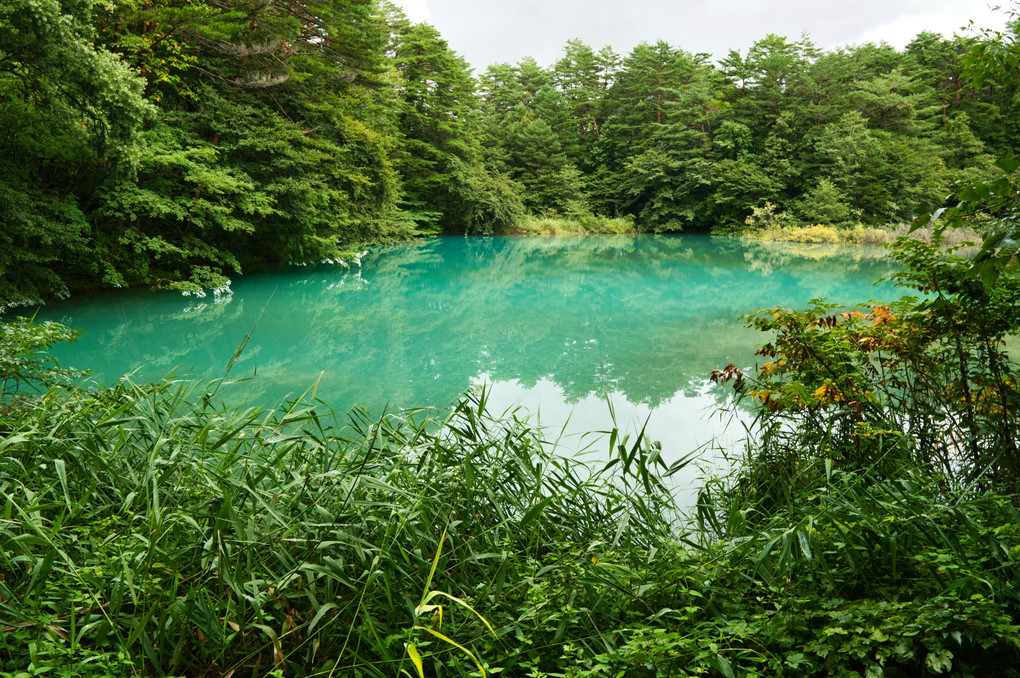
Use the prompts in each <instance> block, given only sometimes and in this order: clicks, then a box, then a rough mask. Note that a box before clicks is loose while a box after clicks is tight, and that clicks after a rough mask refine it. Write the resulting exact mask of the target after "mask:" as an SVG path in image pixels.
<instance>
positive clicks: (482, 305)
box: [41, 235, 898, 458]
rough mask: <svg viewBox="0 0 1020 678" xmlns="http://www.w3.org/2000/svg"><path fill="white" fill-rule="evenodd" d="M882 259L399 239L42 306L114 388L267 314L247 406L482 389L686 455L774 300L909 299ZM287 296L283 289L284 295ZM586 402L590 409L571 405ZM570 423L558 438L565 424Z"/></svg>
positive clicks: (716, 248) (869, 253) (254, 341)
mask: <svg viewBox="0 0 1020 678" xmlns="http://www.w3.org/2000/svg"><path fill="white" fill-rule="evenodd" d="M889 272H890V264H889V262H888V261H887V260H886V259H884V258H883V251H882V250H877V249H866V248H841V247H836V246H803V245H790V244H778V243H750V244H748V243H742V242H739V241H735V240H730V239H721V238H709V237H704V236H650V235H640V236H606V237H561V238H477V237H476V238H455V237H450V238H440V239H434V240H427V241H421V242H416V243H414V244H410V245H397V246H390V247H380V248H375V249H372V250H371V251H369V253H368V254H367V255H366V256H364V258H363V260H362V262H361V266H360V267H359V266H356V265H352V267H351V268H349V269H348V268H345V267H343V266H339V265H315V266H306V267H298V266H294V267H288V268H285V269H283V270H279V271H276V272H273V273H265V274H259V275H250V276H246V277H242V278H239V279H238V280H236V281H235V282H234V284H233V286H232V287H233V291H232V293H231V294H230V295H227V296H222V297H219V298H218V299H217V298H215V297H214V296H213V295H212V294H210V295H208V296H206V297H205V298H201V299H199V298H196V297H194V296H189V297H185V296H182V295H181V294H179V293H170V292H159V293H156V292H128V293H121V294H107V295H101V296H95V297H89V298H82V299H78V300H72V301H71V302H69V303H64V304H60V305H52V306H49V307H46V308H44V309H43V311H42V313H41V315H42V316H45V317H46V318H49V319H54V320H59V321H61V322H64V323H67V324H69V325H71V326H74V327H79V328H82V329H84V330H86V332H87V334H86V335H85V337H84V338H83V339H82V340H81V341H80V342H78V343H77V344H75V345H73V346H70V347H67V348H66V349H64V348H62V349H60V351H59V356H60V358H61V362H62V363H63V364H65V365H73V366H78V367H88V368H91V369H92V370H93V371H94V373H95V375H96V378H97V379H98V381H100V382H103V383H110V382H112V381H115V380H116V379H118V378H119V377H120V376H121V375H123V374H126V373H128V372H131V371H133V370H137V372H135V374H134V376H133V379H134V380H136V381H138V380H145V379H152V378H156V377H159V376H162V375H163V374H166V373H168V372H170V371H171V370H176V371H177V373H178V374H189V375H191V376H193V377H196V378H200V379H212V378H215V377H218V376H221V375H222V374H223V370H224V367H225V366H226V364H227V361H228V360H229V359H230V356H231V354H233V352H234V350H235V349H236V348H237V346H238V343H239V342H240V341H241V340H242V339H243V338H244V336H245V335H246V334H247V333H248V332H249V330H251V328H252V326H253V325H254V324H255V322H256V319H257V318H258V317H259V314H260V313H261V312H262V311H263V309H265V313H264V314H263V315H262V319H261V321H260V322H259V324H258V326H257V328H256V329H255V331H254V333H253V335H252V337H251V340H250V342H249V343H248V345H247V348H246V349H245V352H244V355H243V357H242V358H241V360H240V361H239V362H238V363H237V364H236V365H235V367H234V369H233V370H232V372H231V375H230V376H231V377H234V378H237V377H251V379H250V380H248V381H245V382H243V383H241V384H238V385H233V386H231V387H230V388H229V389H227V388H225V389H223V390H221V394H222V395H224V396H226V397H227V399H228V400H230V401H232V402H234V401H236V402H240V401H242V400H246V401H247V402H248V403H249V404H257V405H263V404H264V405H271V404H273V403H275V402H277V401H279V400H280V399H282V398H284V397H286V396H287V395H288V394H299V393H301V392H302V391H304V390H305V389H307V388H309V387H310V386H311V385H313V384H314V383H316V382H317V381H318V383H319V387H318V391H317V394H316V395H317V397H318V398H320V399H322V400H324V401H326V402H327V403H329V404H330V405H332V406H333V408H334V409H336V410H337V411H340V412H342V411H345V410H346V409H347V408H349V407H351V406H352V405H354V404H355V403H360V404H362V405H364V406H366V407H367V408H368V409H369V410H371V411H372V412H375V413H378V412H380V411H381V410H382V409H383V408H384V407H385V406H388V408H389V409H390V410H393V409H397V408H403V407H416V406H445V405H447V404H449V403H450V402H451V401H452V400H454V399H456V398H457V397H458V396H459V395H460V394H461V393H462V392H464V391H465V390H466V389H468V388H470V387H471V386H472V385H476V384H480V383H483V382H484V383H487V384H490V385H491V387H492V402H493V403H494V407H496V408H497V409H502V408H504V407H508V406H511V405H513V404H515V403H521V404H523V405H524V406H526V407H527V408H529V409H531V410H532V411H535V410H537V411H538V414H539V417H540V421H541V423H542V424H543V425H546V426H549V427H551V428H554V429H556V431H558V430H559V429H560V427H562V426H563V425H564V423H565V422H566V421H567V419H568V416H569V417H570V423H569V425H568V426H567V429H568V431H574V432H577V431H584V430H605V429H607V428H609V427H610V425H611V424H610V420H609V416H608V413H609V409H608V406H607V404H606V396H605V394H606V393H607V392H608V393H611V394H612V395H611V396H610V397H611V398H612V401H613V405H614V406H615V410H616V414H617V418H618V420H619V422H620V424H621V426H623V427H625V428H633V427H635V426H636V427H640V425H641V424H642V423H643V422H644V419H645V417H646V416H648V415H649V414H650V415H651V424H650V431H651V432H652V435H653V437H656V438H659V439H660V440H661V441H662V444H663V450H664V453H665V455H666V456H669V457H674V458H675V457H679V456H681V455H682V454H684V453H686V452H687V451H690V450H691V449H692V448H694V447H696V446H697V445H699V444H702V443H705V442H706V441H708V440H709V439H711V438H712V436H713V435H716V434H717V433H718V432H719V430H720V423H719V417H713V416H712V412H713V411H714V410H715V409H716V406H717V404H719V403H722V402H724V401H725V400H726V398H727V397H728V393H729V389H728V388H723V387H713V386H710V385H708V384H707V378H708V376H709V374H710V373H711V371H712V370H713V369H718V368H721V367H724V366H725V365H726V364H727V363H730V362H732V363H735V364H736V365H738V366H740V367H750V366H751V365H753V364H754V361H755V356H754V348H755V345H756V344H758V343H762V342H763V341H764V340H765V338H764V337H762V336H759V335H757V334H756V333H755V332H753V331H751V330H748V329H745V328H743V326H742V323H741V321H740V316H741V315H743V314H746V313H751V312H753V311H754V310H755V309H756V308H759V307H771V306H775V305H782V306H788V307H801V306H804V305H805V304H806V303H807V302H808V300H809V299H812V298H816V297H828V298H829V299H830V300H832V301H836V302H839V303H842V304H847V305H850V304H854V303H857V302H863V301H867V300H869V299H879V300H888V299H891V298H893V297H894V296H898V293H897V291H896V290H895V288H893V287H892V286H891V285H890V284H888V283H886V284H884V285H880V286H877V287H873V286H872V283H873V281H875V280H876V279H878V278H880V277H883V276H885V275H888V274H889ZM270 297H272V300H271V301H270ZM571 413H572V414H571ZM550 435H554V433H550Z"/></svg>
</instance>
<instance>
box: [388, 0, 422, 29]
mask: <svg viewBox="0 0 1020 678" xmlns="http://www.w3.org/2000/svg"><path fill="white" fill-rule="evenodd" d="M393 4H395V5H396V6H397V7H399V8H401V9H402V10H404V14H406V15H407V18H408V19H410V20H411V21H413V22H415V23H421V22H431V21H432V13H431V12H429V5H428V3H427V2H426V1H425V0H393Z"/></svg>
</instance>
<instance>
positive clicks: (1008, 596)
mask: <svg viewBox="0 0 1020 678" xmlns="http://www.w3.org/2000/svg"><path fill="white" fill-rule="evenodd" d="M894 256H896V257H898V258H899V259H900V260H901V261H902V262H903V263H904V265H905V266H906V272H905V273H904V274H903V276H902V281H903V283H904V284H906V285H908V286H909V287H912V288H914V289H915V290H923V291H925V292H926V294H927V296H926V297H924V298H923V299H918V298H906V299H905V300H903V301H901V302H900V303H899V304H898V305H896V306H894V307H888V308H887V307H876V308H867V309H862V310H861V311H857V312H844V313H836V312H834V311H833V310H832V309H830V308H828V307H826V306H825V305H824V304H819V305H818V306H817V307H815V308H812V309H809V310H807V311H791V310H785V309H775V310H771V311H767V312H763V313H761V314H760V315H759V316H755V317H754V318H750V319H749V322H751V323H753V324H754V325H756V326H758V327H759V328H761V329H762V330H764V331H766V332H767V333H768V335H769V336H770V337H771V341H769V342H768V343H767V344H765V345H764V346H763V347H762V350H761V354H762V356H763V357H764V358H767V359H768V362H766V363H765V364H763V365H762V367H761V369H760V371H759V372H758V374H757V375H754V376H753V377H752V376H751V375H743V374H742V373H741V372H740V371H739V370H737V369H736V368H734V367H732V366H731V367H728V368H726V369H723V370H720V371H718V372H717V373H716V374H715V375H714V378H715V379H716V380H717V381H720V382H730V383H733V384H735V385H736V386H737V388H738V392H739V393H740V394H742V395H743V397H744V398H746V399H749V400H751V401H753V402H757V403H759V405H760V407H759V410H758V411H759V415H758V419H757V420H756V422H755V425H754V426H753V427H752V433H753V436H752V438H751V439H750V442H749V445H748V449H747V453H746V455H745V457H744V458H743V459H742V460H741V461H740V462H739V463H738V465H737V466H736V467H735V470H734V471H733V473H732V474H731V475H730V476H728V477H723V478H714V479H710V480H709V481H708V482H707V483H706V485H705V487H704V489H703V491H702V493H701V495H700V498H699V501H698V504H697V506H696V509H695V512H694V516H693V517H692V519H691V521H688V522H684V521H681V520H680V519H679V514H678V510H677V507H676V506H675V504H674V502H673V501H672V499H671V496H670V492H669V475H670V473H671V472H672V471H673V470H675V469H671V468H665V467H664V465H663V463H662V462H661V460H660V459H659V458H658V456H657V454H658V452H657V448H656V446H654V445H653V444H651V443H650V442H649V441H647V440H645V439H643V438H638V439H635V440H622V439H620V436H619V433H618V432H617V431H615V430H614V431H612V432H610V434H609V435H608V436H607V438H606V439H604V440H603V443H602V444H607V445H608V447H609V449H610V450H611V455H610V460H609V461H608V462H607V463H605V464H603V465H601V466H600V467H598V468H589V467H585V466H583V465H581V464H579V463H577V462H575V461H571V460H569V459H564V458H561V457H559V456H557V455H556V454H555V451H554V450H553V449H552V448H551V446H550V445H549V444H547V443H546V442H544V441H543V440H542V438H541V433H540V432H539V431H537V430H535V429H534V428H532V427H531V426H530V425H529V424H528V422H527V421H526V420H524V419H522V418H521V417H520V416H519V413H516V412H507V413H497V416H493V415H492V414H491V413H489V412H487V410H486V396H485V393H484V392H479V393H474V394H471V395H469V396H467V397H466V398H465V399H464V400H463V401H462V402H460V403H458V404H456V405H455V406H454V407H453V408H452V409H451V410H450V411H449V412H446V413H436V412H428V411H411V412H402V413H397V414H389V415H384V416H381V417H376V418H373V417H370V416H369V415H368V414H367V413H365V412H361V411H354V412H351V413H349V414H348V415H346V416H345V417H339V418H338V417H336V416H335V415H334V413H332V412H331V411H330V410H329V409H328V407H327V406H326V405H325V404H323V403H321V402H318V401H316V400H315V399H314V394H311V393H309V394H306V395H305V396H304V397H302V398H299V399H297V400H295V401H293V402H290V403H287V404H285V405H282V406H280V407H279V408H276V409H273V410H269V411H263V410H258V409H251V410H243V411H228V410H225V409H223V408H222V407H221V406H219V405H217V404H216V403H217V399H216V393H217V392H218V389H219V388H230V385H229V382H227V381H224V382H218V383H214V384H211V385H209V387H208V388H207V389H205V390H203V389H198V390H195V389H193V388H192V387H189V386H188V385H187V384H185V383H183V382H178V381H171V380H167V381H163V382H160V383H157V384H153V385H136V384H133V383H131V382H129V381H127V380H124V381H122V382H121V383H119V384H118V385H116V386H114V387H111V388H109V389H103V390H99V389H89V388H86V387H80V386H74V385H72V384H71V383H69V381H68V380H70V379H72V378H73V377H74V376H75V375H73V374H68V373H66V372H64V371H63V370H60V369H58V368H57V367H56V366H55V365H54V364H53V362H52V361H51V360H50V359H49V357H48V354H47V353H46V350H45V349H46V347H47V346H48V345H49V344H50V343H52V342H53V341H59V340H63V339H70V338H73V334H72V333H69V332H67V331H66V330H63V329H62V328H60V327H59V326H54V325H42V326H34V325H32V324H30V323H28V322H27V321H21V322H18V323H13V324H12V323H9V324H7V325H5V326H4V333H3V334H2V335H0V336H2V337H3V341H4V351H3V355H4V356H5V359H4V361H3V363H2V368H3V374H2V377H3V379H4V394H5V399H4V407H3V409H2V410H0V428H2V432H3V437H2V440H0V497H2V504H0V627H2V629H0V630H2V634H0V676H4V678H13V677H15V676H16V677H18V678H21V677H23V676H35V675H44V674H46V675H50V674H52V672H54V671H56V672H58V673H57V674H55V675H65V676H88V677H100V676H123V675H143V674H146V675H177V676H228V675H229V676H249V675H250V676H268V675H288V676H289V675H297V676H302V675H303V676H312V675H317V676H329V675H362V676H396V675H409V676H425V675H464V676H467V675H482V674H485V675H489V674H491V675H499V674H500V672H502V675H508V676H575V677H581V676H586V677H588V676H591V677H595V676H599V677H602V676H605V677H609V676H617V675H620V674H621V672H623V673H624V674H625V675H628V676H631V675H633V676H667V675H668V676H681V675H723V676H734V675H775V674H777V673H790V674H797V675H804V674H827V675H828V674H836V675H847V676H849V675H865V674H866V675H889V676H896V675H935V674H949V673H951V674H953V675H987V676H991V675H996V676H1000V675H1001V676H1008V675H1016V674H1017V671H1016V670H1015V669H1014V668H1010V667H1015V666H1017V665H1020V597H1018V593H1017V591H1016V589H1015V586H1014V583H1015V581H1016V578H1017V577H1018V576H1020V515H1018V513H1017V498H1018V496H1020V495H1018V494H1017V490H1018V487H1017V478H1020V475H1018V473H1017V465H1018V463H1020V455H1018V454H1017V451H1016V447H1015V442H1014V441H1015V440H1016V439H1017V438H1018V437H1020V431H1018V425H1017V414H1016V413H1017V412H1018V411H1020V402H1018V399H1020V393H1018V391H1017V388H1016V381H1015V376H1014V375H1015V373H1016V372H1015V370H1016V366H1015V364H1014V363H1013V362H1011V361H1010V360H1009V359H1008V358H1007V356H1005V355H1004V354H1003V353H1002V350H1001V346H1000V341H1001V339H1002V338H1003V337H1004V336H1005V335H1007V334H1011V333H1015V332H1016V330H1017V326H1018V324H1020V313H1018V310H1020V282H1018V280H1017V279H1016V277H1015V276H1014V275H1013V274H1011V273H1010V272H1009V271H1008V270H1007V271H1003V272H1002V274H1001V275H1000V276H999V277H998V278H997V279H996V281H995V283H994V284H993V285H992V286H990V287H986V286H984V285H982V284H980V283H977V284H972V283H976V282H977V281H976V280H974V278H973V277H971V271H972V266H971V263H970V262H969V261H967V260H964V259H958V258H956V257H955V256H954V255H952V254H951V253H945V252H943V251H941V250H940V249H939V248H938V247H936V246H930V245H926V244H924V243H920V242H918V241H909V242H907V241H904V242H902V243H900V245H899V249H898V250H897V251H896V252H895V253H894ZM33 387H35V389H39V390H34V389H33Z"/></svg>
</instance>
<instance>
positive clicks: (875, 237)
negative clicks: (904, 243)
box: [740, 224, 981, 247]
mask: <svg viewBox="0 0 1020 678" xmlns="http://www.w3.org/2000/svg"><path fill="white" fill-rule="evenodd" d="M911 229H912V227H911V226H910V225H908V224H896V225H890V226H864V225H863V224H857V225H856V226H851V227H839V226H826V225H823V224H814V225H809V226H772V227H769V228H764V229H749V230H746V231H743V232H741V233H740V235H741V237H745V238H750V239H753V240H772V241H775V242H797V243H822V244H843V245H888V244H891V243H894V242H896V240H897V239H899V238H904V237H910V238H915V239H917V240H921V241H922V242H931V240H932V236H933V235H934V231H933V229H932V227H930V226H926V227H922V228H919V229H916V230H911ZM941 237H942V245H943V246H944V247H955V246H958V245H961V244H963V243H968V242H969V243H980V242H981V235H980V234H979V233H978V232H977V231H974V230H971V229H967V228H952V229H947V230H946V231H945V232H944V233H942V234H941Z"/></svg>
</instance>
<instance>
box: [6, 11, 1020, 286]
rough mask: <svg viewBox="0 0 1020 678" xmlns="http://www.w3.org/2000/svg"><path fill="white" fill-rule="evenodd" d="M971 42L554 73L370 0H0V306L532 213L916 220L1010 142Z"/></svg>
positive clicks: (329, 253) (771, 44)
mask: <svg viewBox="0 0 1020 678" xmlns="http://www.w3.org/2000/svg"><path fill="white" fill-rule="evenodd" d="M1014 28H1015V26H1014ZM1011 35H1012V34H1011ZM981 44H983V43H982V41H980V40H977V39H971V38H954V39H951V40H946V39H943V38H942V37H940V36H937V35H934V34H930V33H922V34H920V35H919V36H917V38H916V39H915V40H914V41H913V42H911V43H910V45H908V46H907V48H906V49H905V50H902V51H898V50H896V49H893V48H891V47H889V46H886V45H872V44H867V45H862V46H857V47H851V48H845V49H839V50H835V51H832V52H823V51H821V50H818V49H817V48H816V47H814V46H813V45H812V44H811V42H810V40H808V39H807V38H806V37H804V38H802V39H800V40H799V41H795V42H791V41H790V40H788V39H787V38H784V37H782V36H775V35H769V36H767V37H765V38H763V39H762V40H759V41H758V42H756V43H755V44H754V45H752V46H751V47H750V48H749V49H748V50H746V51H745V52H737V51H731V52H730V53H729V54H728V55H727V56H725V58H722V59H720V60H718V61H717V62H714V63H713V61H712V59H711V58H710V57H709V56H708V55H704V54H690V53H688V52H685V51H684V50H682V49H680V48H678V47H674V46H672V45H670V44H668V43H666V42H658V43H656V44H641V45H638V46H637V47H635V48H634V49H633V50H632V51H631V53H630V54H628V55H626V56H624V57H621V56H619V55H617V54H616V53H615V52H613V50H612V49H610V48H608V47H607V48H603V49H601V50H599V51H595V50H594V49H592V48H591V47H589V46H588V45H585V44H584V43H582V42H580V41H577V40H572V41H570V42H568V43H567V45H566V47H565V49H564V52H563V57H562V58H561V59H559V60H558V61H557V62H556V63H555V64H554V65H553V66H551V67H549V68H544V67H542V66H540V65H539V64H537V63H536V62H535V61H533V60H530V59H526V60H524V61H522V62H521V63H519V64H517V65H509V64H497V65H493V66H490V67H488V68H487V69H486V70H485V71H484V72H482V73H481V74H480V75H479V76H478V77H477V78H475V77H473V75H472V73H471V70H470V69H469V68H468V66H467V64H466V63H465V62H464V60H463V59H462V58H460V57H459V56H458V55H456V54H455V53H454V52H452V51H451V50H450V49H449V47H448V45H447V44H446V43H445V41H444V40H443V39H442V37H441V36H440V35H439V34H438V32H437V31H436V30H435V29H434V28H432V27H431V26H429V25H424V24H412V23H411V22H409V21H408V20H407V19H406V18H405V17H404V16H403V15H402V14H401V13H400V12H399V10H397V9H396V8H394V7H393V6H392V5H389V4H388V3H382V4H381V5H380V4H378V3H377V2H376V0H296V1H295V2H288V3H282V2H265V3H250V2H239V1H235V0H225V1H212V0H206V1H196V0H157V1H155V2H149V3H134V2H126V3H109V4H103V3H93V2H79V1H78V0H2V2H0V130H2V132H0V214H3V222H2V227H0V243H2V245H3V246H2V247H0V304H10V303H17V302H22V303H24V302H27V301H31V300H34V299H37V298H39V297H40V296H45V295H49V294H60V293H65V292H67V291H68V290H69V289H75V288H81V287H88V286H97V285H138V284H155V285H173V284H177V285H185V286H188V285H203V286H216V285H218V284H221V283H222V282H223V281H224V280H225V277H226V276H229V275H232V274H234V273H236V272H238V271H240V270H241V269H242V268H243V267H245V266H248V265H250V264H255V263H262V262H271V261H292V260H308V259H317V258H332V257H337V256H340V255H341V253H342V252H343V251H344V250H347V249H349V248H351V247H353V246H354V245H355V244H357V243H360V242H365V241H373V240H382V239H387V238H393V237H401V236H408V235H412V234H418V233H436V232H440V231H447V232H468V233H475V232H482V233H484V232H491V231H493V230H506V229H512V228H514V226H515V225H516V224H517V223H519V220H520V219H521V217H522V216H523V215H525V214H527V213H528V212H530V213H532V214H536V215H542V216H549V215H557V214H558V215H561V216H568V217H586V216H588V215H591V214H593V213H594V214H598V215H603V216H609V217H616V216H628V215H629V216H632V217H635V218H636V225H637V227H638V228H640V229H643V230H655V231H668V230H680V229H703V230H707V229H713V230H731V231H732V230H740V229H744V228H749V227H761V226H769V225H775V224H783V223H793V222H801V223H824V224H829V225H837V226H838V225H844V224H856V223H857V222H865V223H879V224H881V223H888V222H903V221H909V220H910V219H912V218H913V217H914V216H916V215H917V214H919V213H923V212H926V211H931V210H933V209H935V208H938V207H939V206H941V205H942V203H943V202H944V201H945V199H946V196H947V195H948V194H949V191H950V189H951V187H952V186H953V184H954V182H956V181H966V182H972V181H975V180H979V179H982V178H987V177H990V176H992V175H993V174H994V168H993V167H992V165H991V158H992V157H993V156H995V155H1000V154H1002V153H1003V152H1005V151H1006V150H1008V149H1011V148H1014V147H1015V146H1016V142H1017V140H1018V135H1020V128H1018V125H1017V120H1018V119H1020V116H1018V115H1017V113H1018V111H1017V106H1018V104H1020V100H1018V98H1017V81H1016V78H1015V77H1014V75H1015V74H1013V73H1011V72H1009V71H1008V70H1003V69H1000V70H999V71H998V74H999V76H998V77H996V78H991V79H987V80H985V79H980V78H979V79H978V80H980V81H976V80H975V78H974V76H973V74H972V73H970V72H968V71H966V69H965V62H966V61H967V58H968V56H967V55H968V54H972V53H973V48H974V47H975V45H977V46H980V45H981ZM993 56H994V55H993ZM1004 74H1005V75H1004ZM749 218H750V219H751V221H750V223H748V222H747V220H748V219H749Z"/></svg>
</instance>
